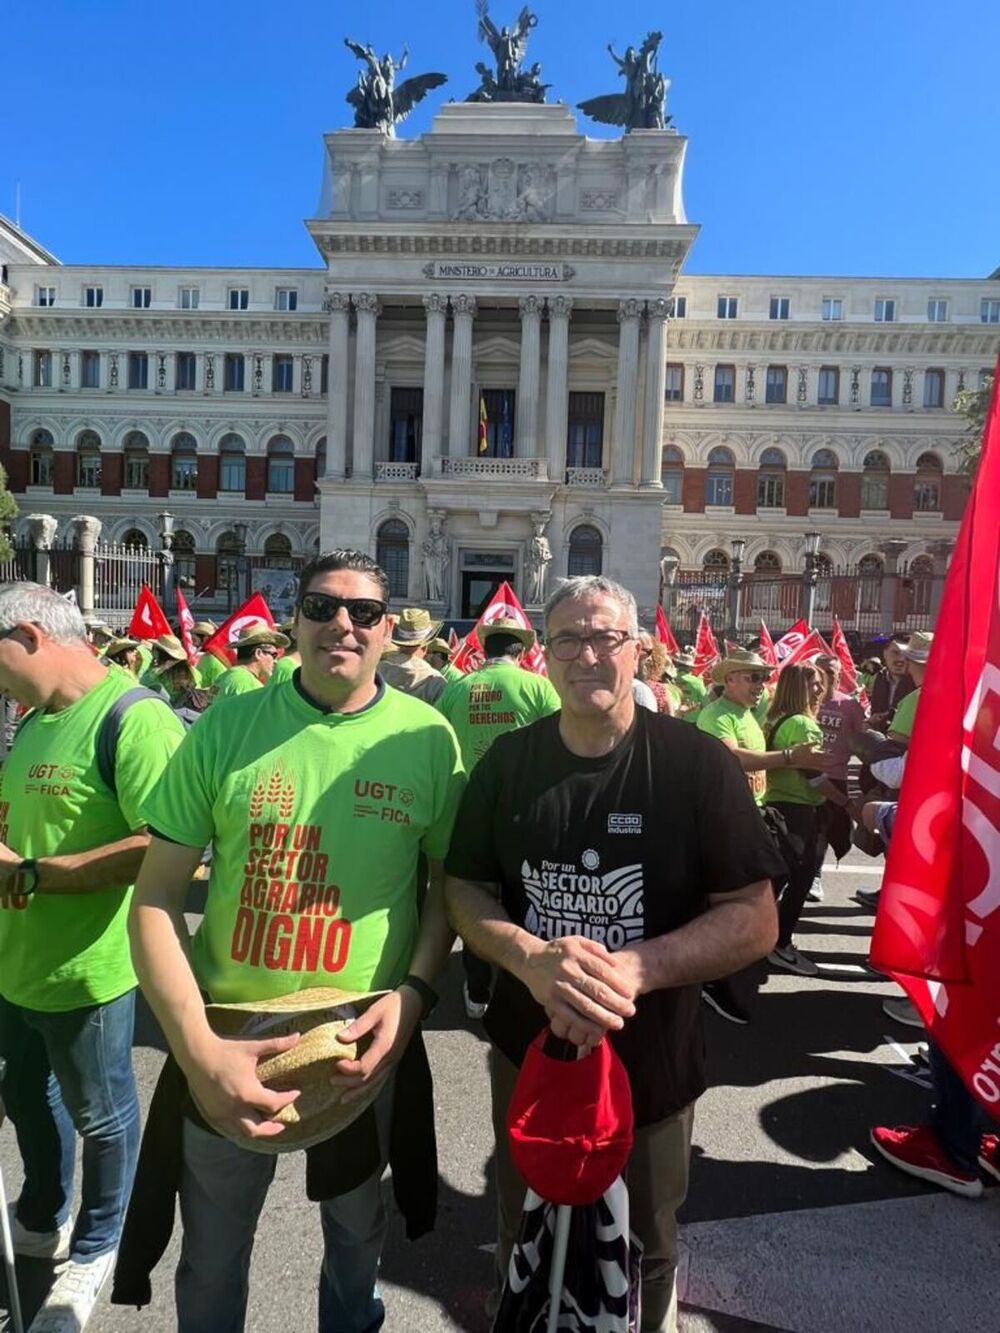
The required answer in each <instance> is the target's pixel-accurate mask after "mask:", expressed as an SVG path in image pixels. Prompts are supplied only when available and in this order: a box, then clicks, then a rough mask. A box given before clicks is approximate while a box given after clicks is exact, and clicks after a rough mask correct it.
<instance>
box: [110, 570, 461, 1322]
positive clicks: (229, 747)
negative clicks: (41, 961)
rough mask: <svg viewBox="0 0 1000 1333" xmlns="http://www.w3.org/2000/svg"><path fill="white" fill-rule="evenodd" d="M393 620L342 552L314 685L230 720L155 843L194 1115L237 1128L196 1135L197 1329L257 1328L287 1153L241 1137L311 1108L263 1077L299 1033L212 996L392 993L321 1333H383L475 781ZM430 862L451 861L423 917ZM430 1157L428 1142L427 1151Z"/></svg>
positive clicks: (307, 584) (163, 814)
mask: <svg viewBox="0 0 1000 1333" xmlns="http://www.w3.org/2000/svg"><path fill="white" fill-rule="evenodd" d="M387 609H388V580H387V578H386V575H385V573H384V572H383V570H382V569H381V568H380V567H379V566H378V565H376V564H375V562H374V561H373V560H371V559H370V558H369V557H368V556H366V555H363V554H361V553H359V552H357V551H334V552H332V553H330V554H329V555H323V556H320V557H319V558H318V559H317V560H315V561H313V562H312V564H310V565H307V566H306V568H305V569H304V570H303V572H302V576H301V579H300V583H299V593H298V599H297V604H296V612H295V636H296V641H297V643H298V649H299V652H300V653H301V656H302V666H301V668H300V669H299V671H298V672H297V673H296V674H295V675H294V676H293V677H292V679H291V681H290V682H288V683H287V684H286V685H284V686H282V687H281V688H280V689H276V690H255V691H254V692H253V693H251V694H247V695H244V696H242V697H240V698H237V699H224V700H222V701H221V702H220V703H216V704H214V705H213V706H212V708H211V709H209V711H208V712H207V713H206V714H205V716H204V717H203V718H202V719H201V721H200V722H199V723H198V725H197V727H194V728H192V730H191V731H190V732H189V733H188V736H187V738H186V740H185V742H184V744H183V745H182V746H181V748H180V750H179V751H178V754H177V758H176V763H174V764H172V765H171V766H170V768H169V769H168V771H167V773H166V774H165V775H164V778H163V781H162V782H161V783H160V785H159V786H158V788H157V790H156V791H155V793H154V794H153V796H152V797H151V798H150V801H149V803H148V811H147V815H148V819H149V822H150V825H151V829H152V843H151V848H150V853H149V856H148V859H147V861H146V864H145V865H144V867H143V872H142V874H141V876H140V880H139V885H138V888H137V896H136V903H135V910H134V912H133V915H132V919H131V923H130V925H131V932H132V940H133V949H134V954H135V959H136V968H137V971H138V973H139V977H140V982H141V985H142V986H143V989H144V991H145V993H146V995H147V997H148V999H149V1001H150V1003H151V1005H152V1007H153V1009H154V1010H155V1012H156V1014H157V1016H158V1018H159V1019H160V1022H161V1023H162V1025H163V1029H164V1032H165V1033H166V1036H167V1039H168V1041H169V1043H170V1047H171V1050H172V1051H173V1053H174V1056H175V1057H176V1060H177V1062H178V1064H179V1065H180V1067H181V1069H182V1071H183V1072H184V1074H185V1076H186V1078H187V1082H188V1086H189V1088H190V1091H191V1093H192V1096H193V1099H194V1101H195V1102H196V1103H197V1106H198V1108H199V1109H200V1111H201V1112H202V1113H203V1115H204V1116H205V1118H206V1119H207V1120H208V1121H210V1122H211V1123H212V1124H213V1125H217V1126H220V1127H222V1128H223V1129H224V1130H225V1132H226V1134H227V1137H225V1138H223V1137H220V1136H219V1135H216V1134H213V1133H211V1132H210V1131H209V1130H208V1129H207V1128H206V1127H205V1126H204V1124H196V1123H195V1122H194V1120H193V1119H186V1120H185V1122H184V1126H183V1168H182V1174H181V1181H180V1203H181V1215H182V1218H183V1222H184V1240H183V1246H182V1251H181V1260H180V1267H179V1269H178V1274H177V1281H176V1286H175V1291H176V1299H177V1327H178V1330H179V1333H239V1331H240V1330H242V1329H243V1328H244V1326H245V1318H246V1306H247V1273H248V1268H249V1262H250V1251H251V1247H252V1244H253V1236H254V1231H255V1229H256V1225H257V1218H258V1216H259V1213H260V1210H261V1208H262V1206H263V1203H264V1198H265V1195H266V1193H267V1189H268V1186H269V1184H270V1181H271V1178H272V1176H273V1172H274V1161H275V1159H274V1156H273V1155H270V1154H266V1153H261V1152H253V1151H250V1150H249V1148H244V1147H242V1146H241V1142H246V1143H247V1144H250V1143H252V1142H253V1141H254V1140H261V1139H263V1138H269V1137H271V1136H275V1135H279V1134H281V1133H282V1126H281V1124H279V1123H278V1122H277V1121H276V1120H275V1119H274V1117H275V1115H276V1114H277V1112H278V1111H280V1110H281V1109H282V1108H283V1107H285V1106H287V1105H289V1104H290V1103H291V1102H293V1101H294V1100H295V1098H296V1097H297V1096H298V1091H296V1090H293V1091H290V1092H282V1093H277V1092H272V1091H270V1090H268V1089H267V1088H265V1087H264V1086H263V1085H262V1084H261V1082H260V1080H259V1079H258V1077H257V1074H256V1065H257V1060H258V1058H260V1057H261V1056H262V1055H265V1054H274V1053H278V1052H280V1051H284V1050H288V1049H290V1048H291V1046H293V1045H294V1044H295V1041H296V1040H297V1039H296V1038H295V1037H291V1038H280V1039H275V1040H269V1041H263V1042H260V1041H257V1042H240V1041H229V1040H224V1039H222V1038H219V1037H217V1036H215V1035H214V1034H213V1033H212V1032H211V1030H210V1029H209V1026H208V1023H207V1020H206V1017H205V1003H204V1001H205V998H206V997H207V998H208V999H210V1000H212V1001H224V1002H232V1001H262V1000H265V999H268V998H271V997H274V996H279V995H285V994H289V993H291V992H295V991H299V990H302V989H306V988H310V987H316V986H336V987H337V988H339V989H340V990H346V991H362V992H372V991H384V992H385V994H384V995H382V996H380V998H378V999H377V1000H375V1001H374V1002H373V1003H372V1004H371V1005H370V1006H369V1007H368V1008H367V1009H366V1010H365V1012H364V1014H363V1015H362V1017H361V1018H359V1019H357V1020H356V1021H355V1022H353V1023H352V1024H351V1025H350V1026H349V1027H348V1028H347V1029H345V1030H344V1031H343V1032H342V1033H341V1034H340V1035H341V1037H342V1039H343V1041H344V1042H353V1041H360V1043H361V1046H360V1050H361V1052H362V1054H361V1056H360V1059H358V1060H345V1061H340V1062H338V1064H337V1066H336V1069H337V1072H336V1073H333V1072H331V1074H330V1078H331V1079H332V1080H333V1081H334V1082H336V1083H339V1084H340V1085H341V1087H342V1088H343V1089H344V1090H345V1092H346V1093H347V1094H350V1093H352V1092H353V1093H357V1092H359V1091H362V1090H364V1089H365V1088H367V1087H368V1086H369V1085H371V1084H372V1083H373V1082H376V1083H377V1084H381V1083H383V1082H384V1085H385V1086H384V1087H382V1088H381V1091H380V1092H379V1094H378V1096H377V1097H376V1099H375V1102H374V1107H373V1108H369V1110H368V1111H366V1112H365V1113H364V1114H365V1116H369V1115H371V1116H372V1121H371V1124H372V1129H371V1134H370V1136H369V1141H370V1143H371V1156H372V1161H371V1166H370V1168H368V1164H367V1157H366V1158H365V1159H364V1161H363V1162H361V1163H359V1162H358V1161H357V1160H356V1159H355V1158H354V1157H353V1156H351V1155H350V1153H349V1152H348V1150H346V1149H345V1150H344V1151H343V1152H341V1153H340V1154H338V1152H337V1145H338V1140H337V1139H333V1140H331V1141H330V1143H329V1144H327V1145H324V1148H325V1150H328V1154H326V1155H325V1160H326V1161H327V1162H328V1163H332V1169H333V1170H334V1171H335V1172H336V1173H337V1176H338V1180H340V1177H341V1175H342V1174H343V1173H344V1172H346V1173H347V1174H348V1176H349V1177H353V1179H352V1183H351V1186H350V1188H348V1189H347V1190H346V1192H338V1191H333V1193H334V1194H335V1195H336V1197H330V1194H329V1193H327V1192H324V1193H323V1194H322V1195H321V1197H323V1198H324V1199H325V1200H326V1201H325V1202H323V1203H322V1204H321V1208H320V1213H321V1219H322V1223H323V1234H324V1238H325V1246H324V1249H325V1254H324V1257H323V1264H322V1270H321V1276H320V1291H319V1329H320V1333H371V1331H374V1330H376V1329H378V1328H380V1327H381V1325H382V1322H383V1319H384V1310H383V1307H382V1302H381V1299H380V1297H379V1295H378V1291H377V1289H376V1286H375V1281H376V1277H377V1274H378V1264H379V1256H380V1254H381V1249H382V1242H383V1239H384V1236H385V1228H386V1215H385V1211H384V1208H383V1205H382V1200H381V1193H380V1180H381V1176H382V1173H383V1169H384V1165H385V1160H386V1154H387V1151H388V1137H389V1135H388V1129H389V1122H390V1121H391V1118H392V1114H391V1113H392V1106H393V1104H394V1097H395V1104H397V1105H398V1104H399V1103H400V1102H402V1101H405V1098H404V1097H403V1092H404V1087H403V1083H404V1082H405V1081H406V1080H405V1079H404V1080H401V1079H398V1078H397V1077H396V1074H395V1067H396V1065H397V1062H398V1061H399V1060H400V1058H401V1056H402V1055H403V1053H404V1051H405V1049H406V1047H407V1045H408V1044H409V1042H410V1038H411V1037H412V1036H413V1034H414V1032H415V1030H416V1028H417V1025H418V1024H419V1022H420V1020H421V1018H422V1017H423V1016H424V1014H425V1013H426V1011H427V1009H428V1008H429V1007H430V1005H431V1004H433V1002H434V1000H435V998H436V997H435V995H434V992H433V990H432V986H433V983H434V981H435V978H436V977H437V974H438V972H439V971H440V970H441V968H442V967H443V965H444V963H445V961H446V960H447V957H448V953H449V950H450V947H451V942H452V940H453V938H454V936H453V933H452V932H451V930H450V928H449V927H448V923H447V920H446V917H445V913H444V904H443V897H442V893H441V861H442V859H443V857H444V854H445V851H446V850H447V846H448V842H449V839H450V835H451V829H452V824H453V821H454V816H455V811H456V809H457V806H458V802H459V799H460V796H461V792H462V787H463V785H464V775H463V772H462V766H461V759H460V756H459V751H458V744H457V742H456V740H455V736H454V733H453V732H452V730H451V728H450V727H449V725H448V723H447V722H446V721H445V720H444V719H443V718H442V717H441V716H440V714H439V713H438V712H437V711H436V710H435V709H433V708H432V707H430V706H429V705H428V704H425V703H423V702H421V701H420V700H419V699H414V698H411V697H410V696H408V695H405V694H402V693H400V692H399V691H397V690H393V689H391V688H389V687H387V686H386V685H385V684H384V682H383V681H382V680H381V679H380V677H379V675H378V674H377V669H378V664H379V658H380V656H381V654H382V652H383V650H384V648H385V646H386V643H387V642H388V638H389V630H390V625H389V618H388V616H387V614H386V612H387ZM209 841H211V842H212V843H213V847H214V859H213V865H212V877H211V881H210V884H209V888H208V895H207V902H206V907H205V916H204V920H203V922H202V925H201V927H200V929H199V931H198V933H197V935H196V936H195V937H194V939H193V940H191V939H189V935H188V929H187V925H186V923H185V918H184V911H183V909H184V898H185V893H186V889H187V885H188V883H189V881H190V879H191V875H192V873H193V871H194V869H195V867H196V866H197V864H198V862H199V860H200V859H201V849H202V848H203V847H204V845H205V844H206V843H207V842H209ZM421 853H423V854H424V855H425V856H426V857H427V859H428V861H429V863H430V867H431V875H430V887H429V889H428V890H427V893H426V898H425V899H424V900H423V902H422V906H421V898H422V894H421V889H422V887H423V886H421V885H419V884H418V875H417V868H418V861H419V858H420V855H421ZM233 1140H235V1142H234V1141H233ZM423 1146H424V1140H423V1139H421V1138H420V1136H419V1134H417V1132H416V1131H415V1130H413V1129H412V1128H411V1130H410V1135H409V1138H408V1139H407V1152H408V1153H411V1154H412V1153H415V1152H418V1151H420V1150H421V1149H422V1147H423ZM347 1158H349V1160H346V1159H347ZM365 1171H367V1174H365ZM359 1180H360V1183H359Z"/></svg>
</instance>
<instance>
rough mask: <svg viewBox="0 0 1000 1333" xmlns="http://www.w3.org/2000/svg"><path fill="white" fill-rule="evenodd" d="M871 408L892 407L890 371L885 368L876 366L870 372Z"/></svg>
mask: <svg viewBox="0 0 1000 1333" xmlns="http://www.w3.org/2000/svg"><path fill="white" fill-rule="evenodd" d="M871 405H872V407H892V371H891V370H890V369H889V368H888V367H887V366H876V367H875V369H874V370H873V371H872V392H871Z"/></svg>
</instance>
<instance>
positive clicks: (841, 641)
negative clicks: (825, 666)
mask: <svg viewBox="0 0 1000 1333" xmlns="http://www.w3.org/2000/svg"><path fill="white" fill-rule="evenodd" d="M832 655H833V656H834V657H836V659H837V660H838V662H839V663H840V688H841V689H842V690H843V692H844V693H845V694H856V693H857V690H858V672H857V668H856V667H855V665H854V658H853V657H852V656H851V650H850V648H848V646H847V638H846V636H845V634H844V631H843V630H842V629H841V626H840V621H839V620H838V619H837V617H836V616H834V618H833V654H832Z"/></svg>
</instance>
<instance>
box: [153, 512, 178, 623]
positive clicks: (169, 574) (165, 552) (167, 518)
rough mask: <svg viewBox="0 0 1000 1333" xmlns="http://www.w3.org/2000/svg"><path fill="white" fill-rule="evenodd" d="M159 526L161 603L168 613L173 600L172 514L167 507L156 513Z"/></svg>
mask: <svg viewBox="0 0 1000 1333" xmlns="http://www.w3.org/2000/svg"><path fill="white" fill-rule="evenodd" d="M156 521H157V523H158V524H159V528H160V550H159V552H158V557H159V561H160V568H161V569H162V571H163V603H164V606H165V607H166V609H167V614H168V615H169V614H170V609H171V604H172V602H173V600H174V552H173V545H174V516H173V514H171V513H170V511H169V510H168V509H164V510H162V511H161V512H160V513H159V514H157V515H156Z"/></svg>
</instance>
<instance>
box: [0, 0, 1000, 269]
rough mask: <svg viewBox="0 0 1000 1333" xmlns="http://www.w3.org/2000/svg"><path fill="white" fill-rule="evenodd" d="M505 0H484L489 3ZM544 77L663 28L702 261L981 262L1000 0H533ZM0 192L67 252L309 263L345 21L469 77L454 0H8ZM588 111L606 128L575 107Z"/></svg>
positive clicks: (507, 6) (534, 55)
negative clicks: (360, 0) (308, 225)
mask: <svg viewBox="0 0 1000 1333" xmlns="http://www.w3.org/2000/svg"><path fill="white" fill-rule="evenodd" d="M520 3H521V0H492V5H491V13H492V15H493V17H494V19H495V20H497V21H498V23H503V22H509V21H511V20H512V19H513V17H514V16H515V14H516V12H517V10H518V9H519V8H520ZM534 8H535V10H536V12H537V13H538V15H539V25H538V28H537V29H536V30H535V32H534V34H533V35H532V38H531V44H530V55H529V60H531V61H533V60H538V61H540V62H541V64H542V73H543V77H544V78H545V80H546V81H547V82H549V83H551V84H552V88H551V91H550V93H549V97H550V99H551V100H563V101H566V102H568V103H570V104H573V103H576V102H578V101H580V100H581V99H583V98H585V97H591V96H594V95H596V94H598V93H602V92H611V91H615V90H616V87H617V86H618V80H617V75H616V71H615V69H614V67H613V66H612V64H611V62H610V59H609V58H608V56H607V53H606V50H605V47H606V44H607V43H608V42H609V41H613V42H614V44H615V47H616V49H618V50H619V51H620V50H621V48H622V47H623V46H624V45H626V44H627V43H628V42H635V41H638V40H641V38H642V37H643V36H644V35H645V33H646V31H647V30H648V29H649V28H651V27H658V28H660V29H662V31H663V33H664V41H663V45H662V47H661V67H662V68H663V70H664V72H665V73H666V74H667V75H668V77H669V78H670V79H671V80H672V83H673V86H672V88H671V91H670V94H669V99H668V110H669V111H670V113H671V114H672V115H673V117H674V124H675V125H676V127H677V128H678V130H679V131H680V132H681V133H682V134H685V135H687V136H688V138H689V140H690V143H689V147H688V159H687V174H686V187H685V197H686V204H687V210H688V215H689V218H690V220H691V221H693V222H698V223H700V224H701V227H702V232H701V235H700V237H699V239H698V241H697V243H696V245H695V248H694V250H693V252H692V255H691V259H690V260H689V263H688V271H690V272H696V273H698V272H700V273H801V274H831V275H833V274H858V275H868V274H871V275H885V276H896V275H913V276H927V277H981V276H984V275H985V274H987V273H988V272H990V271H991V270H993V269H994V268H996V267H997V266H998V265H1000V172H998V171H997V169H996V161H997V145H998V142H1000V93H998V87H1000V79H998V76H997V51H998V50H1000V4H997V0H953V3H951V4H950V5H948V6H946V7H942V6H940V5H939V4H931V3H930V0H905V2H904V0H834V2H833V3H830V2H829V0H827V3H819V2H818V0H797V2H796V3H792V2H791V0H764V3H758V4H750V3H746V0H702V3H700V4H697V5H696V4H690V3H686V4H682V3H679V2H678V0H675V2H674V3H673V4H670V5H666V4H654V3H648V2H647V0H628V2H627V3H621V4H618V5H609V4H608V3H606V0H603V2H601V3H595V2H594V0H575V3H574V2H573V0H535V4H534ZM2 10H3V16H2V20H0V21H2V31H3V46H4V65H5V70H4V92H5V99H4V100H5V110H4V127H5V133H4V136H3V147H2V149H0V212H3V213H6V214H8V216H13V213H14V208H15V184H16V183H17V182H20V185H21V222H22V225H23V226H24V227H25V228H26V229H27V230H28V231H29V232H31V233H32V234H33V235H35V236H36V237H37V238H38V239H39V240H40V241H41V242H42V243H43V244H44V245H46V246H47V247H48V248H49V249H51V250H52V251H54V253H55V254H56V255H58V256H59V258H61V259H62V260H64V261H65V262H67V263H106V264H143V263H146V264H178V265H184V264H209V265H211V264H220V265H228V264H234V265H258V264H259V265H266V266H281V265H303V264H304V265H313V264H316V263H317V262H318V254H317V252H316V251H315V249H314V247H313V245H312V242H311V240H310V238H309V236H308V234H307V233H306V231H305V229H304V227H303V225H302V219H303V218H305V217H308V216H310V215H311V214H312V213H313V211H314V209H315V207H316V202H317V199H318V196H319V189H320V181H321V173H322V151H323V145H322V137H321V136H322V134H323V133H324V132H325V131H328V130H333V129H337V128H340V127H341V126H344V125H347V124H350V118H349V112H350V108H349V107H348V106H347V105H346V104H345V103H344V101H343V97H344V94H345V92H346V91H347V90H348V88H350V87H351V85H352V84H353V82H354V79H355V71H356V69H357V65H356V62H355V61H354V59H353V57H351V55H350V53H349V52H348V51H347V50H346V49H345V48H344V46H343V38H344V36H345V35H350V36H351V37H354V38H355V39H357V40H360V41H371V42H372V43H373V44H374V45H375V46H376V47H377V48H378V49H379V51H383V50H386V49H392V50H393V51H395V52H397V53H398V50H399V48H400V47H401V45H402V44H403V42H404V41H408V43H409V46H410V65H409V69H408V73H420V72H423V71H425V70H433V69H437V70H441V71H442V72H443V73H446V74H448V76H449V83H448V85H446V87H445V88H443V89H440V90H438V91H437V92H436V93H432V94H431V95H430V97H429V98H428V99H427V101H426V102H425V103H424V104H423V106H422V107H420V108H418V111H417V112H416V113H415V114H414V115H413V116H411V118H410V119H409V121H408V122H406V124H405V125H404V127H403V129H402V131H401V133H402V135H403V136H404V137H409V136H411V135H414V134H416V133H419V132H421V131H422V130H424V129H426V128H427V127H428V125H429V123H430V120H431V117H432V115H433V111H434V110H435V109H436V107H437V106H438V105H440V103H441V101H442V100H445V98H447V97H455V98H462V97H464V96H466V95H467V93H468V92H470V91H471V89H472V88H473V87H474V86H475V84H476V82H477V79H476V75H475V74H474V71H473V66H474V64H475V62H476V61H477V60H479V59H483V58H484V55H488V52H486V51H485V48H483V47H481V46H480V45H479V44H478V43H477V40H476V24H475V11H474V5H473V2H472V0H420V2H419V3H414V0H409V3H404V2H403V0H381V3H380V4H374V3H372V4H368V5H362V4H350V5H348V4H345V3H344V0H322V2H321V0H286V2H285V3H284V4H283V5H275V4H273V3H265V2H264V0H239V3H237V2H236V0H200V2H199V3H194V0H172V3H170V4H168V5H153V4H150V3H148V0H4V3H3V5H2ZM580 125H581V129H584V130H585V132H586V133H590V134H592V135H600V134H602V133H604V132H605V131H603V130H602V129H601V128H600V127H598V126H594V125H592V123H590V122H587V121H585V120H584V119H583V117H582V116H581V117H580Z"/></svg>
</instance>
